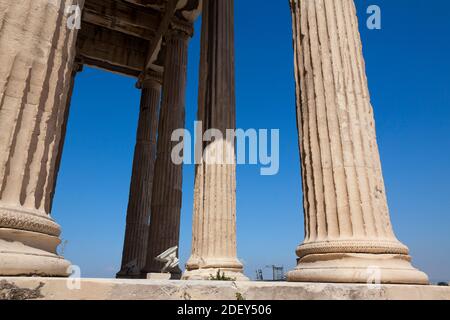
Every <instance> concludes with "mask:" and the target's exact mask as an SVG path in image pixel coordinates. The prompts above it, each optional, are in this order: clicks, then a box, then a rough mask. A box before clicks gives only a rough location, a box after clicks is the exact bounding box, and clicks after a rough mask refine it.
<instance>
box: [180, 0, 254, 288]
mask: <svg viewBox="0 0 450 320" xmlns="http://www.w3.org/2000/svg"><path fill="white" fill-rule="evenodd" d="M202 21H203V24H202V39H201V63H200V88H199V110H198V119H199V121H202V123H203V128H204V130H209V129H216V133H217V132H220V133H221V135H222V136H223V139H220V138H218V137H217V136H216V135H215V138H217V139H211V141H210V142H209V143H202V142H201V141H197V142H196V143H198V145H199V146H200V148H201V150H202V151H203V154H204V156H205V157H204V158H203V161H202V163H201V164H199V165H197V167H196V175H195V191H194V216H193V240H192V255H191V257H190V259H189V261H188V262H187V265H186V269H187V271H186V272H185V273H184V275H183V279H210V277H211V276H216V274H217V272H218V271H219V270H220V273H221V274H222V273H224V274H225V276H226V277H228V278H231V279H235V280H248V279H247V278H246V277H245V276H244V274H243V265H242V264H241V262H240V261H239V260H238V258H237V249H236V163H235V161H234V159H235V150H234V148H235V141H234V137H233V138H232V139H229V138H226V137H227V135H226V133H227V132H226V131H227V129H231V130H234V129H235V128H236V114H235V109H236V105H235V72H234V67H235V66H234V1H233V0H227V1H223V0H208V1H205V2H204V7H203V18H202ZM210 132H211V131H210ZM197 138H199V139H201V137H197ZM214 158H215V160H211V159H214ZM230 159H232V161H229V160H230Z"/></svg>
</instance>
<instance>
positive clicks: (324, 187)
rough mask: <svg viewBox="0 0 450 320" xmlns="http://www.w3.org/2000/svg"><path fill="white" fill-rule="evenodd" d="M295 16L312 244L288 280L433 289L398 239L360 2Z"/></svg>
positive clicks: (305, 7)
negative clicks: (378, 132) (374, 107)
mask: <svg viewBox="0 0 450 320" xmlns="http://www.w3.org/2000/svg"><path fill="white" fill-rule="evenodd" d="M291 8H292V18H293V33H294V49H295V77H296V82H297V113H298V131H299V139H300V153H301V164H302V177H303V193H304V199H303V203H304V213H305V232H306V236H305V241H304V243H303V244H302V245H300V246H299V247H298V249H297V255H298V257H299V259H298V266H297V268H296V270H294V271H292V272H290V273H289V275H288V279H289V280H290V281H322V282H364V283H365V282H367V281H372V280H373V281H375V280H377V281H381V282H382V283H427V276H426V275H425V274H424V273H422V272H420V271H417V270H416V269H414V268H413V267H412V266H411V264H410V257H409V255H408V248H407V247H406V246H404V245H403V244H401V243H400V242H399V241H398V240H397V239H396V237H395V235H394V232H393V230H392V226H391V222H390V218H389V210H388V206H387V200H386V193H385V187H384V182H383V176H382V172H381V164H380V156H379V153H378V147H377V141H376V132H375V124H374V116H373V110H372V106H371V104H370V97H369V90H368V85H367V79H366V74H365V65H364V59H363V54H362V45H361V40H360V35H359V31H358V21H357V16H356V9H355V5H354V2H353V0H340V1H334V0H291ZM374 277H375V278H378V279H374Z"/></svg>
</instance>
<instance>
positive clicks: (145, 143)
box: [117, 72, 161, 278]
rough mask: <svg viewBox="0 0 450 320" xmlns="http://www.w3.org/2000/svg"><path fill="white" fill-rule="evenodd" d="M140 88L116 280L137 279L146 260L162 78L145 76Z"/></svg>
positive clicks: (152, 73)
mask: <svg viewBox="0 0 450 320" xmlns="http://www.w3.org/2000/svg"><path fill="white" fill-rule="evenodd" d="M139 87H141V88H142V96H141V105H140V113H139V124H138V129H137V136H136V147H135V150H134V160H133V171H132V175H131V185H130V196H129V201H128V210H127V223H126V230H125V242H124V247H123V253H122V267H121V269H120V271H119V273H118V274H117V277H118V278H137V277H139V276H140V271H141V269H142V268H143V267H144V265H145V261H146V258H147V241H148V229H149V219H150V206H151V203H152V189H153V174H154V173H153V172H154V167H155V161H156V135H157V132H158V114H159V105H160V97H161V75H159V74H156V73H154V72H149V73H146V74H145V75H144V78H143V80H142V81H140V83H139Z"/></svg>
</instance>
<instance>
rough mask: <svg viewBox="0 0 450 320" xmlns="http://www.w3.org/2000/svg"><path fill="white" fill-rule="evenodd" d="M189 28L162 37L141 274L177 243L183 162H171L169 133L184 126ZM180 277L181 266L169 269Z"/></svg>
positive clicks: (152, 270) (158, 269)
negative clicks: (162, 56) (158, 103)
mask: <svg viewBox="0 0 450 320" xmlns="http://www.w3.org/2000/svg"><path fill="white" fill-rule="evenodd" d="M191 35H192V29H191V28H190V27H189V28H186V29H183V28H178V27H177V28H174V27H173V26H172V29H170V30H169V31H168V33H167V35H166V37H165V40H166V54H165V63H164V77H163V89H162V91H163V96H162V104H161V112H160V116H159V117H160V118H159V131H158V147H157V158H156V164H155V178H154V185H153V194H152V203H151V218H150V230H149V236H148V248H147V259H146V264H145V267H144V268H143V270H142V274H143V275H144V276H145V275H146V274H147V273H160V272H161V269H162V268H163V267H164V264H162V263H160V262H158V261H155V258H156V257H157V256H158V255H160V254H161V253H163V252H164V251H166V250H167V249H170V248H172V247H175V246H178V242H179V236H180V213H181V201H182V178H183V166H182V165H178V164H175V163H173V162H172V159H171V154H172V150H173V148H174V147H175V146H176V145H177V144H178V142H173V141H172V139H171V138H172V133H173V132H174V131H175V130H178V129H184V127H185V92H186V71H187V50H188V40H189V38H190V36H191ZM169 271H170V272H171V273H172V277H173V278H179V277H180V274H181V270H180V269H179V268H175V269H174V270H169Z"/></svg>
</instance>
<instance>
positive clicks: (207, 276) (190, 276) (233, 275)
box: [181, 268, 250, 281]
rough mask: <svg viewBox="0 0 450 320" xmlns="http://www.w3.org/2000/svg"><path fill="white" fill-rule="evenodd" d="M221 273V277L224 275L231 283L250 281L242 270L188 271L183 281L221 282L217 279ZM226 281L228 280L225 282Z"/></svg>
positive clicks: (212, 269) (213, 269)
mask: <svg viewBox="0 0 450 320" xmlns="http://www.w3.org/2000/svg"><path fill="white" fill-rule="evenodd" d="M218 271H220V275H222V274H224V275H225V277H226V278H228V279H231V280H229V281H249V280H250V279H249V278H247V277H246V276H245V275H244V274H243V273H242V270H236V269H225V268H221V269H217V268H210V269H196V270H187V271H185V272H184V274H183V277H182V278H181V279H182V280H219V279H215V278H216V276H217V272H218ZM223 281H226V280H223Z"/></svg>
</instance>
